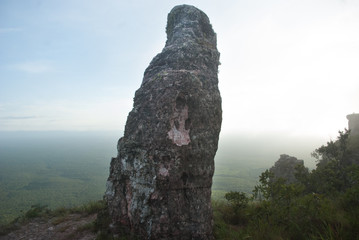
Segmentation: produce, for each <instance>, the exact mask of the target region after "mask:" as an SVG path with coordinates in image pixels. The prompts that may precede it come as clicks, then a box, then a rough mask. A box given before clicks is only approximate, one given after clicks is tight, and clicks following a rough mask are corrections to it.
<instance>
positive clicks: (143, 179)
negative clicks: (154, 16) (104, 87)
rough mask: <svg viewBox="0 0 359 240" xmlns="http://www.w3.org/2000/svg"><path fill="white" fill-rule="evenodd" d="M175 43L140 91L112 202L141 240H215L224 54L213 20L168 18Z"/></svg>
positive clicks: (194, 14) (112, 181)
mask: <svg viewBox="0 0 359 240" xmlns="http://www.w3.org/2000/svg"><path fill="white" fill-rule="evenodd" d="M166 32H167V41H166V45H165V47H164V49H163V50H162V52H161V53H160V54H158V55H157V56H156V57H155V58H154V59H153V60H152V62H151V63H150V65H149V67H148V68H147V69H146V71H145V73H144V78H143V81H142V84H141V87H140V88H139V89H138V90H137V91H136V94H135V98H134V104H133V109H132V111H131V112H130V113H129V115H128V118H127V122H126V127H125V132H124V136H123V137H122V138H121V139H120V140H119V142H118V156H117V157H116V158H113V159H112V161H111V167H110V175H109V178H108V182H107V190H106V193H105V200H106V201H107V204H108V210H109V214H110V216H111V219H112V225H113V226H115V227H114V229H115V230H114V231H115V232H116V231H119V228H120V227H122V228H124V229H125V230H127V231H129V232H132V233H135V234H137V235H139V236H140V237H141V239H213V233H212V228H213V226H212V225H213V223H212V222H213V220H212V208H211V186H212V176H213V173H214V156H215V154H216V151H217V147H218V138H219V133H220V129H221V122H222V109H221V96H220V93H219V90H218V77H217V73H218V65H219V52H218V51H217V47H216V34H215V33H214V31H213V29H212V26H211V24H210V22H209V19H208V17H207V16H206V14H205V13H203V12H202V11H201V10H199V9H197V8H195V7H193V6H188V5H181V6H176V7H175V8H173V9H172V11H171V12H170V13H169V14H168V20H167V27H166Z"/></svg>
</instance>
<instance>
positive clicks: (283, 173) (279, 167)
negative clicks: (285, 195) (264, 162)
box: [269, 154, 304, 184]
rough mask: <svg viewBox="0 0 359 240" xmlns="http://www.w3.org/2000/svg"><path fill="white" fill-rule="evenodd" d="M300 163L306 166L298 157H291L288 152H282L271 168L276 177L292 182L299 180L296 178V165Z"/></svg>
mask: <svg viewBox="0 0 359 240" xmlns="http://www.w3.org/2000/svg"><path fill="white" fill-rule="evenodd" d="M298 165H302V166H304V161H303V160H299V159H297V158H296V157H291V156H289V155H286V154H281V155H280V158H279V159H278V161H276V162H275V163H274V166H273V167H271V168H270V169H269V171H271V172H272V173H273V174H274V178H275V179H276V178H283V179H285V180H286V183H288V184H291V183H295V182H297V179H296V178H295V172H296V167H297V166H298Z"/></svg>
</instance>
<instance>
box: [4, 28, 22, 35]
mask: <svg viewBox="0 0 359 240" xmlns="http://www.w3.org/2000/svg"><path fill="white" fill-rule="evenodd" d="M21 31H22V28H0V34H1V33H10V32H21Z"/></svg>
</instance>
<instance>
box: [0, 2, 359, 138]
mask: <svg viewBox="0 0 359 240" xmlns="http://www.w3.org/2000/svg"><path fill="white" fill-rule="evenodd" d="M183 3H186V4H191V5H194V6H196V7H198V8H200V9H201V10H203V11H204V12H205V13H206V14H207V15H208V16H209V18H210V21H211V23H212V25H213V28H214V30H215V32H217V37H218V49H219V51H220V52H221V60H220V61H221V64H222V65H221V66H220V72H219V81H220V85H219V87H220V91H221V95H222V100H223V127H222V132H223V133H227V132H232V133H233V132H237V133H243V134H260V133H275V134H276V133H278V134H288V135H291V136H319V135H320V136H322V137H324V138H328V137H335V136H336V135H337V134H336V133H337V131H338V130H341V129H344V127H347V120H346V118H345V116H346V114H349V113H352V112H359V94H358V93H359V71H358V70H359V1H357V0H353V1H351V0H297V1H289V0H282V1H279V0H278V1H277V0H273V1H268V0H246V1H243V0H232V1H230V0H221V1H219V0H218V1H208V0H202V1H177V0H156V1H148V0H141V1H137V0H105V1H103V0H101V1H97V0H96V1H95V0H49V1H40V0H37V1H35V0H22V1H21V0H17V1H13V0H1V1H0V130H112V129H114V130H118V129H123V128H124V125H125V121H126V118H127V114H128V112H129V111H130V110H131V108H132V100H133V96H134V93H135V91H136V90H137V89H138V88H139V86H140V84H141V81H142V77H143V72H144V70H145V68H146V67H147V66H148V64H149V63H150V61H151V59H152V58H153V57H154V56H155V55H156V54H157V53H159V52H160V51H161V50H162V48H163V46H164V44H165V41H166V35H165V26H166V18H167V14H168V12H169V11H170V10H171V9H172V8H173V7H174V6H175V5H178V4H183Z"/></svg>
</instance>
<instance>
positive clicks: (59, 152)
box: [0, 131, 324, 223]
mask: <svg viewBox="0 0 359 240" xmlns="http://www.w3.org/2000/svg"><path fill="white" fill-rule="evenodd" d="M121 135H122V133H121V132H120V131H113V132H110V131H108V132H0V202H1V204H0V223H5V222H8V221H10V220H12V219H14V218H15V217H17V216H19V215H20V214H21V213H23V212H26V211H27V210H28V209H30V208H31V206H33V205H36V204H38V205H46V206H48V207H50V208H56V207H72V206H77V205H80V204H83V203H86V202H89V201H93V200H100V199H102V196H103V193H104V191H105V184H106V179H107V177H108V170H109V166H110V160H111V157H115V156H116V155H117V149H116V146H117V141H118V139H119V137H120V136H121ZM323 144H324V143H323ZM317 147H319V145H315V143H313V142H312V143H309V142H308V141H305V140H298V139H297V140H295V141H294V139H292V142H291V141H290V140H289V139H288V138H285V137H282V138H279V137H278V136H277V138H272V139H271V137H270V136H256V137H253V136H252V137H248V136H247V137H246V136H240V135H237V136H235V135H233V136H228V135H226V136H221V140H220V144H219V149H218V152H217V156H216V159H215V163H216V170H215V174H214V177H213V186H212V198H213V199H216V200H220V199H223V196H224V194H225V193H226V192H228V191H243V192H246V193H248V194H250V193H251V191H252V189H253V187H254V186H255V184H256V183H257V180H258V176H259V175H260V174H261V173H262V172H263V171H264V170H265V169H266V168H269V167H270V166H272V165H273V164H274V162H275V161H276V160H277V159H278V158H279V155H280V154H283V153H286V154H290V155H294V156H296V157H298V158H302V159H303V158H304V160H305V164H306V165H307V166H309V167H312V166H314V162H313V160H312V159H310V152H311V151H313V150H314V149H315V148H317Z"/></svg>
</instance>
